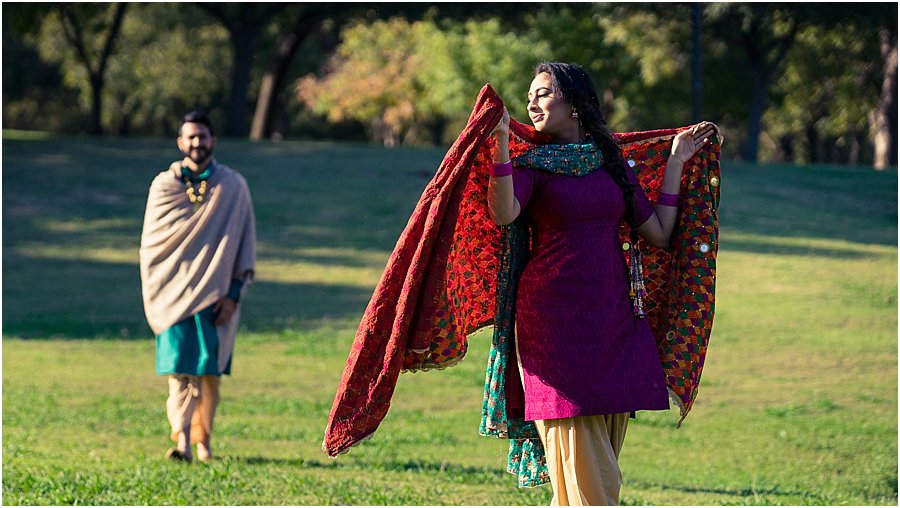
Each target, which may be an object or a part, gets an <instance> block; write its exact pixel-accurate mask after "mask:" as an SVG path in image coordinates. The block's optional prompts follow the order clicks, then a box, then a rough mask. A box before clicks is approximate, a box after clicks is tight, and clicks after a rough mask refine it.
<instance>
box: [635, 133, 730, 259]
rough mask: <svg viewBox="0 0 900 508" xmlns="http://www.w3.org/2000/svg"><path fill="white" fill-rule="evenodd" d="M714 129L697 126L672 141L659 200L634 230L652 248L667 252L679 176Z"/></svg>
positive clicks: (675, 207) (678, 188)
mask: <svg viewBox="0 0 900 508" xmlns="http://www.w3.org/2000/svg"><path fill="white" fill-rule="evenodd" d="M716 130H717V128H716V126H715V124H712V123H710V122H700V123H698V124H697V125H695V126H694V127H693V128H691V129H686V130H684V131H682V132H680V133H679V134H678V135H677V136H675V138H674V139H673V140H672V151H671V153H670V154H669V159H668V161H666V173H665V175H664V176H663V184H662V188H661V190H660V197H659V199H658V200H657V202H656V203H655V204H654V206H653V208H654V210H655V213H654V214H653V215H651V216H650V218H649V219H647V220H646V221H645V222H644V223H643V224H641V225H640V226H638V227H637V232H638V234H639V235H641V236H642V237H643V238H644V239H645V240H647V241H648V242H650V244H651V245H653V246H656V247H660V248H663V249H665V248H667V247H668V246H669V241H670V240H671V238H672V231H673V230H674V229H675V220H676V219H677V218H678V201H679V199H680V196H679V194H680V193H681V172H682V170H683V169H684V164H685V162H687V161H688V160H690V158H691V157H693V156H694V154H695V153H697V150H699V149H700V148H702V147H703V145H705V144H706V143H709V140H710V138H711V137H712V135H713V134H716Z"/></svg>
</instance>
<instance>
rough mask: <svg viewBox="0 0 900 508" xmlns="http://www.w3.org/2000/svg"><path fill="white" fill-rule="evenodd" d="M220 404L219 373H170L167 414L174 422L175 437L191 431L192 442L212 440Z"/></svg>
mask: <svg viewBox="0 0 900 508" xmlns="http://www.w3.org/2000/svg"><path fill="white" fill-rule="evenodd" d="M218 406H219V376H185V375H181V374H175V375H171V376H169V398H168V400H166V414H167V415H168V416H169V424H170V425H171V426H172V435H171V437H172V441H176V442H177V441H178V435H179V434H181V433H182V432H189V433H190V436H191V443H204V444H209V439H210V436H211V435H212V429H213V419H214V418H215V417H216V408H217V407H218Z"/></svg>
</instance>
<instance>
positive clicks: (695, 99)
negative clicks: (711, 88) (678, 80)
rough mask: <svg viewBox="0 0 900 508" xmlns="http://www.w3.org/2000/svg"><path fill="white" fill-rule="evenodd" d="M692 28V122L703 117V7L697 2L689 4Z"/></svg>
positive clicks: (696, 121) (698, 120)
mask: <svg viewBox="0 0 900 508" xmlns="http://www.w3.org/2000/svg"><path fill="white" fill-rule="evenodd" d="M691 10H692V13H693V25H692V26H693V29H692V32H691V118H692V120H693V122H694V123H698V122H700V120H702V119H703V111H702V108H703V67H702V65H701V61H700V58H701V56H702V54H703V52H702V51H701V49H700V25H701V20H702V17H701V14H702V11H703V7H701V5H700V4H699V3H697V2H694V3H693V4H692V5H691Z"/></svg>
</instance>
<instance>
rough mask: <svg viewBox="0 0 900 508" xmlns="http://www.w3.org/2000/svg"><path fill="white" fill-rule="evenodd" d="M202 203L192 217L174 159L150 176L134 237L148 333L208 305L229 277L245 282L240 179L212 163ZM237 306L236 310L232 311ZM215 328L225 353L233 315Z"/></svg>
mask: <svg viewBox="0 0 900 508" xmlns="http://www.w3.org/2000/svg"><path fill="white" fill-rule="evenodd" d="M211 164H214V165H215V169H214V170H213V172H212V175H211V176H210V177H209V180H208V184H207V194H206V201H205V202H204V203H203V204H202V205H201V206H200V207H199V208H198V209H197V210H196V211H195V210H194V205H193V204H191V202H190V201H189V199H188V197H187V194H186V193H185V185H184V183H182V181H181V161H176V162H173V163H172V165H171V166H170V167H169V169H167V170H166V171H163V172H161V173H160V174H159V175H157V176H156V178H154V180H153V183H152V184H151V185H150V192H149V196H148V197H147V210H146V212H145V214H144V229H143V233H142V234H141V248H140V264H141V291H142V293H143V299H144V312H145V314H146V315H147V322H148V323H149V324H150V328H151V329H152V330H153V333H155V334H156V335H159V334H160V333H162V332H163V331H165V330H166V329H168V328H170V327H171V326H172V325H174V324H175V323H177V322H179V321H181V320H183V319H185V318H187V317H189V316H192V315H194V314H196V313H198V312H200V311H201V310H203V309H205V308H206V307H208V306H210V305H212V304H214V303H215V302H216V301H218V300H219V298H221V297H222V296H223V295H226V294H228V289H229V286H230V284H231V280H232V279H233V278H243V279H245V280H246V282H245V284H244V289H246V287H247V286H248V284H249V282H250V278H252V275H253V270H254V267H255V264H256V222H255V218H254V215H253V204H252V202H251V200H250V190H249V188H248V187H247V182H246V181H245V180H244V178H243V177H242V176H241V175H240V174H239V173H237V172H236V171H234V170H233V169H231V168H229V167H227V166H224V165H222V164H218V163H217V162H216V161H215V160H213V161H212V162H211ZM239 309H240V307H238V310H239ZM238 310H236V311H235V313H234V315H233V317H232V319H231V320H229V322H228V323H225V324H224V325H220V326H218V327H217V332H218V334H219V343H220V347H221V346H224V349H226V350H228V353H229V356H230V350H231V348H232V347H233V345H234V336H235V333H236V332H237V324H238V322H239V320H240V313H239V311H238Z"/></svg>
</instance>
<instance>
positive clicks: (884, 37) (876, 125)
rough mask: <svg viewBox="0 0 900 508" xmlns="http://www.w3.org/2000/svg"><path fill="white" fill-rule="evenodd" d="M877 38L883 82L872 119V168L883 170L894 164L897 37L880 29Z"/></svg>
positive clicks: (895, 162)
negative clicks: (879, 44) (882, 66)
mask: <svg viewBox="0 0 900 508" xmlns="http://www.w3.org/2000/svg"><path fill="white" fill-rule="evenodd" d="M880 35H881V56H882V58H883V59H884V80H883V81H882V84H881V98H880V99H879V101H878V107H877V108H876V110H875V114H874V118H873V120H874V121H873V125H872V131H873V135H872V142H873V144H874V145H875V160H874V164H873V165H874V166H875V169H878V170H883V169H886V168H888V167H889V166H891V165H896V164H897V34H896V33H894V34H892V33H890V31H889V30H888V29H887V28H882V29H881V34H880Z"/></svg>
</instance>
